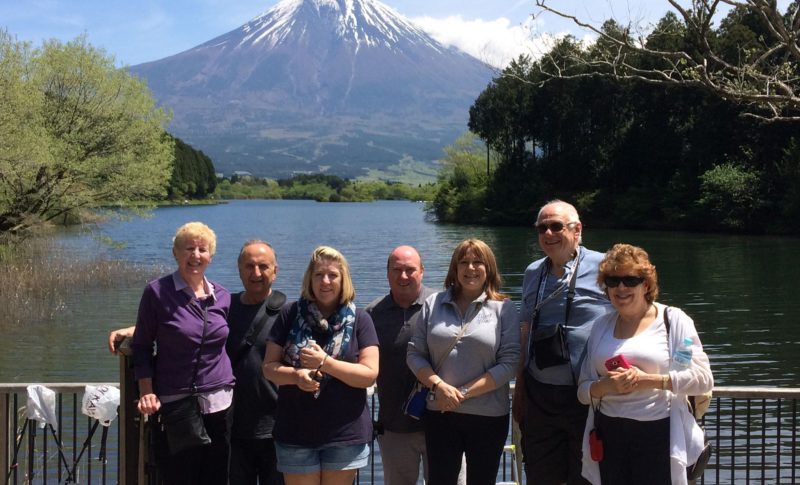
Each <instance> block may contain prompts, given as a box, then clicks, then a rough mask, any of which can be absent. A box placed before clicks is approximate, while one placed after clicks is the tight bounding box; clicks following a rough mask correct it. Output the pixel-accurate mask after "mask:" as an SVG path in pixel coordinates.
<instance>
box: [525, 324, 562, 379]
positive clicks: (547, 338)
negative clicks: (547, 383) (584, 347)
mask: <svg viewBox="0 0 800 485" xmlns="http://www.w3.org/2000/svg"><path fill="white" fill-rule="evenodd" d="M533 356H534V359H535V361H536V367H538V368H540V369H546V368H548V367H553V366H556V365H564V364H569V350H568V348H567V332H566V329H565V327H564V325H562V324H560V323H559V324H557V325H554V326H550V327H545V328H537V329H536V331H535V332H534V333H533Z"/></svg>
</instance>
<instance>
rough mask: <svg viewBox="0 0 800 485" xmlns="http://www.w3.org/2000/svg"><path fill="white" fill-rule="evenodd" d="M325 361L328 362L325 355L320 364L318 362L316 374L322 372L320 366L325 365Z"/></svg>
mask: <svg viewBox="0 0 800 485" xmlns="http://www.w3.org/2000/svg"><path fill="white" fill-rule="evenodd" d="M326 360H328V354H325V357H323V358H322V362H320V363H319V367H317V372H320V371H321V370H322V366H323V365H325V361H326Z"/></svg>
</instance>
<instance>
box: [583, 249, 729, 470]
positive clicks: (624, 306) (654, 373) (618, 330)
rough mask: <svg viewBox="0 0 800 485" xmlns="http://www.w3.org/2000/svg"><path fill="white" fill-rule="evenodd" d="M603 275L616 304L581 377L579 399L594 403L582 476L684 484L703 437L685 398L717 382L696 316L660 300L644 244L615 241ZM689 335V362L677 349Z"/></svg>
mask: <svg viewBox="0 0 800 485" xmlns="http://www.w3.org/2000/svg"><path fill="white" fill-rule="evenodd" d="M598 283H599V284H600V287H601V288H603V289H604V290H605V291H606V294H607V295H608V297H609V300H611V303H612V305H613V306H614V309H615V311H612V312H609V313H608V314H606V315H604V316H602V317H600V318H598V319H597V320H596V321H595V323H594V326H593V328H592V333H591V334H590V336H589V341H588V344H587V356H586V359H585V360H584V363H583V367H582V369H581V376H580V381H579V384H578V399H580V401H581V402H582V403H584V404H590V405H591V409H590V413H589V417H588V419H587V423H586V431H585V433H584V444H583V476H584V477H586V478H587V479H588V480H589V481H590V482H592V483H593V484H599V483H603V484H613V485H625V484H641V483H648V484H652V485H658V484H685V483H687V479H686V467H687V466H689V465H691V464H693V463H694V462H695V461H696V460H697V457H698V456H699V454H700V452H701V451H702V449H703V444H704V443H703V432H702V430H701V429H700V428H699V427H698V426H697V423H696V422H695V420H694V417H693V416H692V415H691V414H690V413H689V411H688V408H687V405H686V398H687V396H690V395H699V394H703V393H705V392H708V391H710V390H711V388H712V387H713V386H714V380H713V377H712V375H711V367H710V365H709V361H708V356H707V355H706V353H705V352H704V351H703V347H702V345H701V343H700V338H699V337H698V335H697V330H696V329H695V326H694V322H692V319H691V318H689V317H688V316H687V315H686V314H685V313H684V312H683V311H682V310H680V309H678V308H667V307H666V306H664V305H662V304H660V303H656V302H655V300H656V297H657V296H658V278H657V274H656V268H655V266H653V264H652V263H651V262H650V259H649V257H648V255H647V253H646V252H645V251H644V250H643V249H641V248H638V247H635V246H631V245H628V244H616V245H614V246H613V247H612V248H611V249H610V250H609V251H608V252H607V253H606V256H605V258H604V259H603V261H602V262H601V263H600V269H599V273H598ZM665 312H667V317H668V318H667V320H668V322H669V327H668V326H667V325H665V321H664V315H665ZM686 338H689V339H691V342H692V345H691V351H692V355H691V363H690V364H689V365H688V366H686V367H683V366H680V365H678V364H676V363H675V362H674V361H673V354H674V350H675V349H678V348H679V346H681V344H682V343H683V341H684V339H686ZM592 430H596V431H597V435H598V436H600V439H601V440H602V448H603V457H602V460H600V461H599V462H598V461H594V460H593V459H592V453H591V449H590V433H591V432H592Z"/></svg>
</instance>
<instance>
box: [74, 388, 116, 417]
mask: <svg viewBox="0 0 800 485" xmlns="http://www.w3.org/2000/svg"><path fill="white" fill-rule="evenodd" d="M118 407H119V389H117V388H116V387H114V386H86V391H85V392H84V394H83V404H82V406H81V412H82V413H83V414H85V415H87V416H89V417H90V418H95V419H96V420H98V421H100V424H102V425H103V426H109V425H111V421H113V420H114V418H116V417H117V408H118Z"/></svg>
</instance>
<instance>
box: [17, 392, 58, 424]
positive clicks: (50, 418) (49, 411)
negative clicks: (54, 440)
mask: <svg viewBox="0 0 800 485" xmlns="http://www.w3.org/2000/svg"><path fill="white" fill-rule="evenodd" d="M25 413H26V416H27V417H28V419H32V420H34V421H38V422H39V427H40V428H44V427H45V425H46V424H50V425H52V426H53V429H58V418H57V417H56V392H55V391H53V390H51V389H48V388H46V387H44V386H43V385H41V384H31V385H30V386H28V402H27V405H26V406H25Z"/></svg>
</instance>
